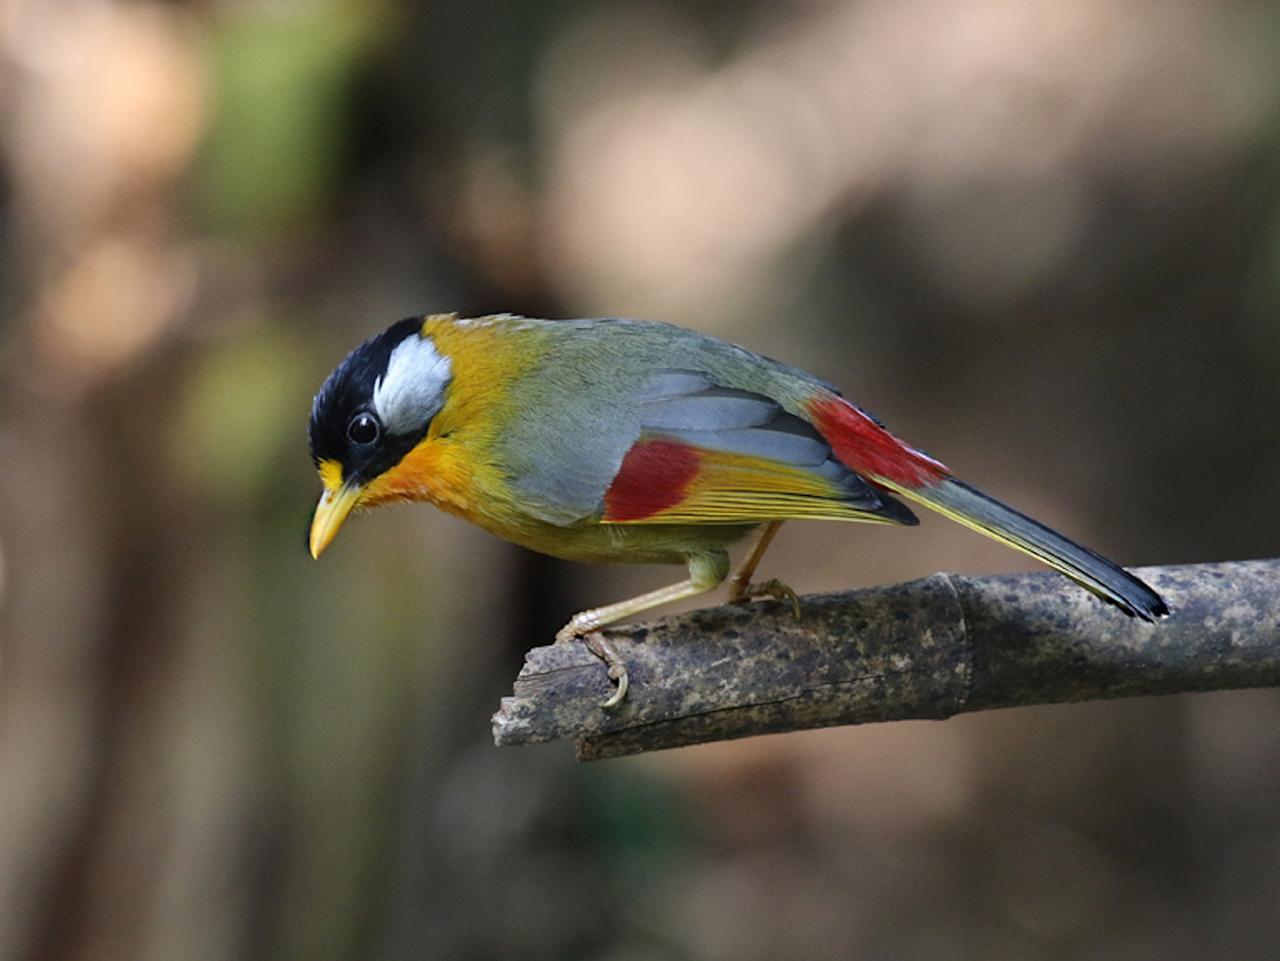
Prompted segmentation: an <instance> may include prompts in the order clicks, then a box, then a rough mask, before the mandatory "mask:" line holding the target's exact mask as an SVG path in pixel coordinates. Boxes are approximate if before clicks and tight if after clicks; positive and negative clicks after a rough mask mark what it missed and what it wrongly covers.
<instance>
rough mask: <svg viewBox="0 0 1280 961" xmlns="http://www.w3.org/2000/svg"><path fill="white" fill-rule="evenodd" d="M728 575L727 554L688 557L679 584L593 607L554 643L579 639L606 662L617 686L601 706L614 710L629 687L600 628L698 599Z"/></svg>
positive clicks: (573, 620) (623, 664)
mask: <svg viewBox="0 0 1280 961" xmlns="http://www.w3.org/2000/svg"><path fill="white" fill-rule="evenodd" d="M728 572H729V555H727V554H726V553H725V552H724V551H714V552H711V553H707V554H695V555H693V556H692V557H690V558H689V578H688V580H684V581H681V582H680V583H679V584H671V585H669V586H667V587H660V588H658V589H657V590H656V591H650V592H649V593H647V594H641V595H640V596H639V597H632V598H630V599H628V600H625V601H618V602H617V603H616V604H608V605H606V606H605V607H595V608H592V609H591V610H587V611H582V612H580V613H578V614H575V615H573V617H572V618H570V619H569V623H568V624H566V625H565V626H564V627H562V628H561V629H560V630H559V631H557V632H556V643H557V644H567V643H569V642H571V641H576V640H582V641H583V642H585V643H586V645H587V648H588V649H589V650H590V651H591V653H592V654H594V655H595V656H596V657H598V658H600V660H602V661H603V662H604V663H605V666H606V667H608V668H609V679H610V680H612V681H616V682H617V685H618V686H617V690H615V691H614V692H613V696H612V697H610V698H609V699H608V700H607V701H605V702H604V703H603V704H601V705H600V706H601V707H603V708H606V709H610V708H615V707H617V706H618V705H619V704H621V703H622V699H623V698H625V697H626V696H627V687H628V686H629V681H628V678H627V665H626V662H625V661H623V659H622V657H621V655H619V654H618V651H617V649H616V648H615V647H614V646H613V645H612V644H611V643H610V642H609V639H608V638H606V637H605V636H604V635H603V634H601V633H599V628H601V627H604V626H605V625H606V624H613V623H616V622H617V621H620V620H622V619H623V618H627V617H631V616H632V615H634V614H639V613H641V612H643V611H647V610H650V609H651V608H654V607H659V606H661V605H663V604H669V603H671V602H672V601H681V600H684V599H685V598H686V597H697V596H698V595H699V594H705V593H707V592H708V591H712V590H715V589H716V588H717V587H719V586H720V583H721V582H722V581H723V580H724V578H725V575H726V574H727V573H728Z"/></svg>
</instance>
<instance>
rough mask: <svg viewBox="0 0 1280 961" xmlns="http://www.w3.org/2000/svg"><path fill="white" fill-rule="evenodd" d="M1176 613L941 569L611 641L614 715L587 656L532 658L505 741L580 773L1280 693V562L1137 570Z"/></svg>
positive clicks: (500, 737)
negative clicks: (963, 720) (558, 743)
mask: <svg viewBox="0 0 1280 961" xmlns="http://www.w3.org/2000/svg"><path fill="white" fill-rule="evenodd" d="M1137 573H1138V574H1139V576H1141V577H1142V578H1143V579H1144V580H1146V581H1147V582H1148V583H1150V584H1151V585H1152V586H1153V587H1154V588H1155V589H1156V590H1158V591H1159V592H1160V593H1161V594H1163V595H1164V597H1165V599H1166V600H1167V601H1168V602H1169V605H1170V607H1171V608H1172V610H1173V614H1172V615H1171V616H1170V617H1168V618H1165V619H1164V620H1162V621H1161V622H1160V623H1158V624H1147V623H1144V622H1142V621H1139V620H1136V619H1133V618H1129V617H1125V616H1124V615H1123V614H1121V613H1120V612H1119V611H1117V610H1116V609H1114V608H1112V607H1110V606H1108V605H1105V604H1103V603H1102V602H1100V601H1098V600H1096V599H1095V598H1094V597H1093V596H1092V595H1090V594H1087V593H1086V592H1085V591H1083V590H1081V589H1080V588H1078V587H1077V586H1075V585H1074V584H1072V583H1071V582H1070V581H1068V580H1067V579H1066V578H1063V577H1061V576H1059V575H1057V574H1053V573H1041V574H1017V575H1008V576H1001V577H965V576H959V575H954V574H935V575H933V576H932V577H927V578H924V579H922V580H918V581H911V582H908V583H905V584H894V585H889V586H886V587H875V588H871V589H869V590H860V591H850V592H847V593H841V594H825V595H814V596H811V597H805V598H803V599H802V602H803V606H802V615H801V617H800V618H799V619H797V618H796V617H795V616H794V614H793V613H792V612H791V608H790V606H789V605H785V604H779V603H776V602H763V603H755V604H751V605H747V606H724V607H717V608H711V609H708V610H702V611H695V612H693V613H691V614H686V615H682V616H679V617H671V618H667V619H664V620H660V621H654V622H652V623H648V624H639V625H626V626H622V627H619V628H615V629H611V630H609V631H608V636H609V638H610V640H612V641H613V643H614V645H615V646H616V647H617V649H618V651H619V653H620V654H621V655H622V657H623V658H624V659H625V660H626V662H627V665H628V669H629V672H630V676H631V690H630V693H629V694H628V695H627V699H626V700H625V701H624V702H623V703H622V705H621V706H620V707H619V708H618V709H617V710H614V711H604V710H601V708H600V707H599V704H600V701H601V700H602V699H604V698H605V697H606V696H608V694H609V693H610V690H611V686H610V683H609V681H608V679H607V677H606V675H605V669H604V667H603V666H602V664H601V663H600V661H599V660H597V659H596V658H595V657H594V656H593V655H592V654H591V653H590V652H588V651H587V650H586V648H585V646H584V645H581V644H560V645H553V646H550V647H539V648H535V649H534V650H532V651H530V652H529V654H528V655H527V657H526V660H525V665H524V668H523V669H522V670H521V671H520V676H519V677H518V678H517V679H516V683H515V696H514V697H508V698H503V699H502V705H501V708H500V709H499V711H498V713H497V714H495V715H494V717H493V735H494V741H495V742H496V743H497V744H498V745H508V744H529V743H535V742H539V741H550V740H555V739H557V738H563V737H574V738H576V740H577V750H578V757H579V758H580V759H582V760H596V759H599V758H607V757H616V756H619V755H624V754H636V753H639V752H642V751H655V750H661V749H664V748H671V747H680V746H683V745H688V744H699V743H703V742H706V741H718V740H726V739H729V738H737V737H748V736H751V735H755V734H771V733H776V732H780V731H793V730H798V729H801V728H816V727H827V726H830V725H836V724H863V723H866V722H869V721H890V720H902V719H906V718H935V719H941V718H947V717H951V716H953V715H955V714H962V713H965V712H968V711H980V710H987V709H990V708H997V707H1017V706H1022V705H1029V704H1057V703H1064V702H1072V701H1088V700H1095V699H1100V698H1117V697H1136V696H1139V695H1146V694H1174V693H1179V692H1184V691H1210V690H1220V689H1225V688H1245V687H1268V686H1273V685H1280V560H1272V561H1239V562H1232V563H1225V564H1196V565H1187V566H1182V567H1149V568H1144V569H1142V570H1139V571H1138V572H1137Z"/></svg>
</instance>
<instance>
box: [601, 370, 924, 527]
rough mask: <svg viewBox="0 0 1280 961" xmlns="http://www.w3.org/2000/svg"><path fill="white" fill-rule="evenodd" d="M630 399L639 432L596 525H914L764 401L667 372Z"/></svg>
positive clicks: (693, 374)
mask: <svg viewBox="0 0 1280 961" xmlns="http://www.w3.org/2000/svg"><path fill="white" fill-rule="evenodd" d="M638 404H639V416H640V436H639V438H638V439H637V440H636V442H635V443H634V444H633V445H632V446H631V448H630V449H629V450H628V451H627V453H626V455H625V457H624V458H623V460H622V464H621V467H620V468H619V470H618V472H617V474H616V476H615V477H614V478H613V481H612V483H611V484H610V485H609V487H608V490H607V491H606V492H605V495H604V502H603V508H602V515H601V520H602V521H603V522H604V523H614V524H646V523H647V524H685V523H694V524H698V523H701V524H708V523H724V524H740V523H756V522H761V521H768V520H782V519H787V518H825V519H831V520H857V521H870V522H878V523H896V524H914V523H916V518H915V515H913V514H912V513H911V511H910V510H909V509H907V507H906V506H904V505H903V504H902V503H900V502H899V501H897V500H895V499H894V498H893V497H892V496H890V495H889V494H888V493H886V492H884V491H883V490H880V489H877V488H875V487H873V486H872V485H871V484H869V483H868V482H867V481H866V480H864V479H863V478H862V477H860V476H859V475H858V474H857V473H855V472H853V471H851V470H850V469H849V468H848V467H846V466H845V465H844V464H842V463H840V461H839V460H838V459H837V458H836V457H835V455H834V454H833V453H832V450H831V446H830V445H829V444H828V443H827V441H826V440H825V439H824V438H823V437H822V435H821V434H820V433H818V431H817V430H816V429H815V428H814V427H813V426H812V425H811V424H809V423H808V422H807V421H806V420H804V419H802V418H800V417H797V416H795V415H794V414H791V413H789V412H787V411H786V410H784V409H783V408H782V406H781V405H780V404H779V403H778V402H777V401H775V400H773V399H772V398H770V397H766V396H764V395H762V394H758V393H754V392H751V391H746V390H741V389H738V388H734V387H726V386H723V385H720V384H716V383H715V382H714V381H713V380H712V379H711V378H710V377H708V376H707V375H706V374H704V373H701V372H698V371H688V370H668V371H662V372H660V373H658V374H657V375H655V376H654V377H652V378H651V379H650V380H649V381H648V382H647V383H646V385H645V388H644V389H643V391H642V392H641V394H640V396H639V398H638Z"/></svg>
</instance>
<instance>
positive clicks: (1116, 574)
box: [891, 477, 1169, 621]
mask: <svg viewBox="0 0 1280 961" xmlns="http://www.w3.org/2000/svg"><path fill="white" fill-rule="evenodd" d="M891 486H892V489H893V490H894V491H895V492H896V493H899V494H901V495H903V496H904V497H907V498H909V499H911V500H913V501H916V502H918V503H920V504H923V505H924V506H925V507H928V508H931V509H933V510H935V511H937V512H938V513H940V514H945V515H946V516H947V517H950V518H951V519H952V520H953V521H957V522H959V523H961V524H964V525H965V526H966V527H971V528H973V529H974V530H975V531H978V532H979V533H981V534H986V535H987V536H988V537H992V538H995V539H996V540H998V541H1000V542H1001V543H1004V544H1008V545H1009V546H1010V547H1014V548H1017V549H1018V550H1020V551H1024V552H1026V553H1027V554H1030V555H1031V556H1032V557H1035V558H1037V559H1038V560H1041V561H1043V562H1044V563H1046V564H1048V565H1049V566H1050V567H1052V568H1054V569H1056V570H1059V571H1061V572H1062V573H1063V574H1065V575H1067V577H1069V578H1071V579H1072V580H1073V581H1075V582H1076V583H1077V584H1079V585H1080V586H1081V587H1083V588H1084V589H1085V590H1087V591H1089V592H1091V593H1093V594H1096V595H1097V596H1098V597H1101V598H1102V599H1103V600H1104V601H1110V602H1111V603H1112V604H1114V605H1116V607H1118V608H1120V609H1121V610H1122V611H1124V612H1125V613H1126V614H1129V615H1132V616H1133V617H1140V618H1142V619H1143V620H1144V621H1154V620H1155V619H1156V618H1158V617H1163V616H1164V615H1166V614H1168V613H1169V607H1168V605H1167V604H1165V602H1164V599H1163V598H1162V597H1161V596H1160V595H1159V594H1157V593H1156V592H1155V591H1153V590H1152V589H1151V588H1150V587H1149V586H1147V585H1146V584H1145V583H1143V582H1142V581H1140V580H1138V578H1136V577H1134V576H1133V575H1132V574H1130V573H1129V572H1128V571H1126V570H1125V569H1124V568H1122V567H1120V566H1119V565H1117V564H1113V563H1112V562H1111V561H1109V560H1107V559H1106V558H1105V557H1103V556H1102V555H1101V554H1095V553H1094V552H1093V551H1091V550H1089V549H1088V548H1086V547H1081V546H1080V545H1079V544H1076V543H1074V542H1073V541H1069V540H1067V538H1065V537H1063V536H1062V535H1061V534H1059V533H1058V532H1057V531H1054V530H1050V529H1049V528H1048V527H1045V526H1044V525H1043V524H1041V523H1040V522H1039V521H1035V520H1032V519H1031V518H1030V517H1028V516H1027V515H1025V514H1022V513H1020V512H1018V511H1016V510H1014V509H1013V508H1012V507H1009V506H1007V505H1005V504H1002V503H1000V502H999V501H998V500H996V499H995V498H994V497H989V496H988V495H986V494H984V493H982V491H980V490H978V489H977V488H974V487H970V486H969V485H968V484H966V483H964V482H963V481H958V480H956V479H955V478H954V477H946V478H943V479H942V480H939V481H937V482H935V483H933V484H929V485H926V486H923V487H917V488H915V489H914V490H912V489H909V488H906V487H900V486H898V485H896V484H895V485H891Z"/></svg>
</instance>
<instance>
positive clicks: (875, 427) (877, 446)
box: [808, 396, 949, 487]
mask: <svg viewBox="0 0 1280 961" xmlns="http://www.w3.org/2000/svg"><path fill="white" fill-rule="evenodd" d="M808 410H809V415H810V416H811V417H812V418H813V423H814V426H816V427H817V428H818V430H819V431H821V433H822V436H823V437H825V438H826V440H827V443H828V444H830V445H831V449H832V450H833V451H835V454H836V456H837V457H838V458H840V462H841V463H842V464H844V465H845V466H846V467H848V468H849V469H850V470H854V471H857V472H858V473H859V474H863V475H870V476H871V477H872V478H875V477H883V478H884V479H885V480H887V481H891V482H893V483H895V484H901V485H902V486H903V487H922V486H924V485H926V484H933V483H936V482H937V481H939V480H941V479H942V478H943V477H945V476H946V475H947V474H948V473H949V472H948V470H947V468H946V467H945V466H944V465H942V464H940V463H938V462H937V461H936V460H934V459H933V458H932V457H929V456H927V455H925V454H922V453H920V452H919V451H918V450H915V449H914V448H912V447H908V446H907V445H906V444H904V443H903V442H902V441H900V440H898V438H896V437H894V436H893V435H892V434H890V433H889V432H888V431H887V430H885V429H884V428H883V427H881V426H880V425H879V424H877V423H876V422H875V421H874V420H872V419H871V418H870V417H868V416H867V415H866V414H864V413H863V412H862V411H860V410H858V408H856V407H854V406H853V405H852V404H850V403H849V402H848V401H846V400H844V399H843V398H841V397H833V396H825V397H818V398H816V399H814V400H812V401H810V402H809V405H808Z"/></svg>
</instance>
